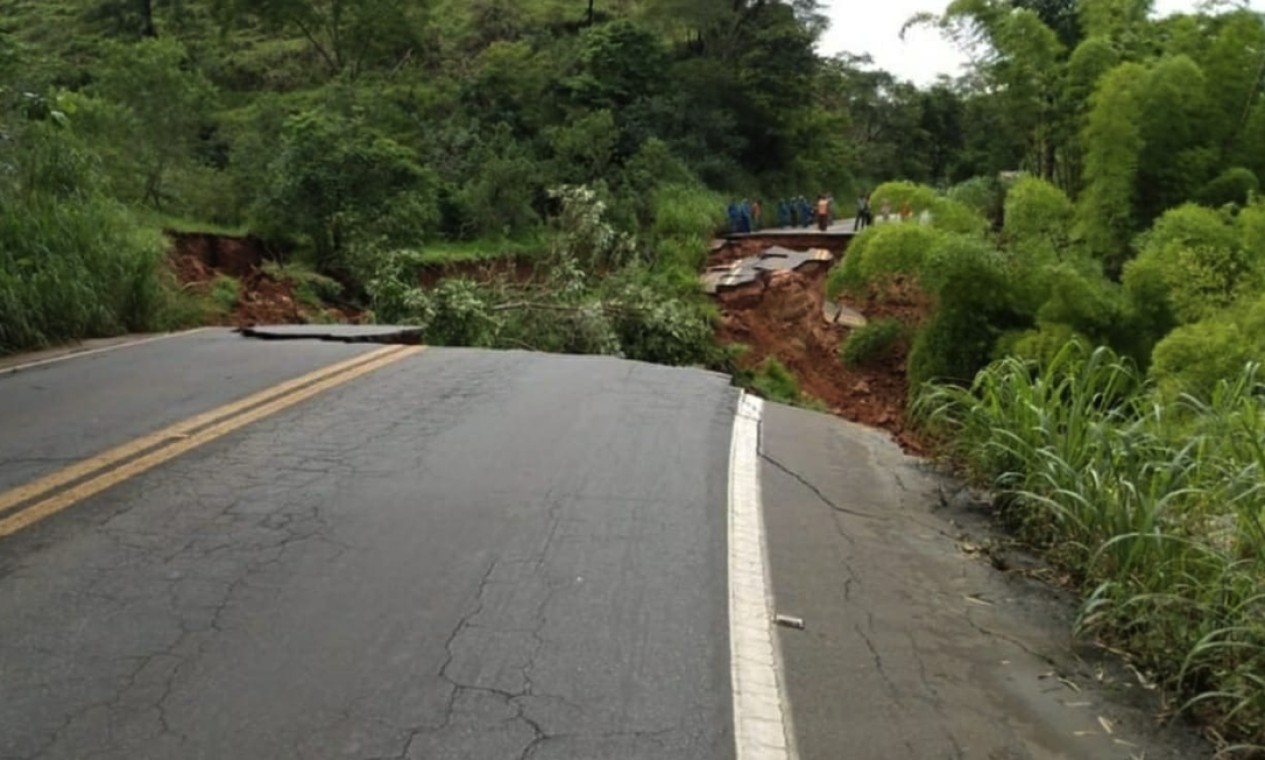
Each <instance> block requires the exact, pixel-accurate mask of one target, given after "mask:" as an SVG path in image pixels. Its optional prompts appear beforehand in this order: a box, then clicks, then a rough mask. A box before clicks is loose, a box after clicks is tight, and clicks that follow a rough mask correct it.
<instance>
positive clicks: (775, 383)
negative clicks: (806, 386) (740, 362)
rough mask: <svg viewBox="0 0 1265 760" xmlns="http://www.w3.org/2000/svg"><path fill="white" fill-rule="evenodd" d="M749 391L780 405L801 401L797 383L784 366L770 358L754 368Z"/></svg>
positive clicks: (801, 395)
mask: <svg viewBox="0 0 1265 760" xmlns="http://www.w3.org/2000/svg"><path fill="white" fill-rule="evenodd" d="M751 389H752V390H753V391H755V392H756V393H757V394H759V395H760V396H761V397H763V398H766V399H768V400H770V401H776V402H778V403H782V404H792V405H795V404H799V403H801V402H802V401H803V394H802V393H800V390H799V383H798V382H796V380H795V376H794V375H793V374H791V371H790V370H789V369H787V368H786V365H785V364H782V362H780V361H778V360H777V358H776V357H773V356H770V357H769V358H767V359H765V360H764V361H763V362H761V363H760V365H759V366H758V367H757V368H756V371H755V375H754V377H753V378H752V380H751Z"/></svg>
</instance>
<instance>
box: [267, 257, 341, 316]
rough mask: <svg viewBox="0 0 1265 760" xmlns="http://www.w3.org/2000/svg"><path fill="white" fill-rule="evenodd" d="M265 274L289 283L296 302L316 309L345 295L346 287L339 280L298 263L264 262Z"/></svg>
mask: <svg viewBox="0 0 1265 760" xmlns="http://www.w3.org/2000/svg"><path fill="white" fill-rule="evenodd" d="M263 272H264V274H266V275H268V276H269V277H272V278H273V279H275V280H277V281H278V282H284V283H288V284H289V285H290V287H292V288H293V289H294V298H295V300H297V301H298V302H299V303H301V304H303V305H304V306H308V307H311V308H314V309H319V308H322V307H323V306H324V305H325V304H327V303H332V302H334V301H336V300H338V299H339V298H341V297H342V295H343V291H344V287H343V284H342V283H340V282H339V281H338V280H335V279H333V278H332V277H326V276H325V275H323V274H320V273H319V272H315V271H313V270H311V269H309V268H308V267H306V266H304V265H303V264H302V263H299V262H297V261H291V262H289V263H286V264H278V263H276V262H271V261H268V262H264V265H263Z"/></svg>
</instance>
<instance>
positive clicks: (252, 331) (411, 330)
mask: <svg viewBox="0 0 1265 760" xmlns="http://www.w3.org/2000/svg"><path fill="white" fill-rule="evenodd" d="M236 332H237V333H239V334H240V335H242V336H244V337H247V338H253V339H255V340H319V341H326V342H333V343H383V344H396V343H398V344H405V345H417V344H419V343H421V342H422V328H420V327H399V326H392V325H270V326H257V327H239V328H237V331H236Z"/></svg>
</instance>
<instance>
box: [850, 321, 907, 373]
mask: <svg viewBox="0 0 1265 760" xmlns="http://www.w3.org/2000/svg"><path fill="white" fill-rule="evenodd" d="M904 338H905V326H904V325H903V324H902V323H901V322H900V320H898V319H880V320H878V321H876V322H870V323H869V324H867V325H865V326H863V327H859V328H857V329H856V330H853V331H852V334H851V335H849V336H848V337H847V338H845V339H844V341H843V345H842V346H840V348H839V358H840V359H842V360H843V363H844V364H845V365H847V366H849V367H863V366H865V365H867V364H872V363H873V362H875V361H877V360H879V359H882V358H884V357H885V356H887V355H889V354H890V353H891V351H892V349H894V348H895V347H896V346H897V345H898V344H899V343H900V342H901V341H902V340H904Z"/></svg>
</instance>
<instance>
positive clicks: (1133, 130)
mask: <svg viewBox="0 0 1265 760" xmlns="http://www.w3.org/2000/svg"><path fill="white" fill-rule="evenodd" d="M1145 77H1146V69H1145V68H1143V67H1142V66H1140V65H1138V64H1136V63H1124V64H1121V65H1120V66H1117V67H1116V68H1114V69H1112V70H1111V71H1110V72H1108V73H1107V74H1106V75H1104V76H1103V77H1102V79H1101V80H1100V82H1099V85H1098V89H1097V90H1096V91H1095V92H1094V96H1093V98H1092V100H1091V103H1092V110H1091V111H1090V113H1089V120H1088V123H1087V125H1086V127H1085V131H1084V134H1083V135H1082V137H1081V140H1082V142H1083V144H1084V146H1085V174H1084V181H1085V190H1084V192H1083V193H1082V194H1081V197H1080V199H1079V201H1078V204H1077V210H1076V221H1077V224H1076V230H1077V233H1078V234H1079V236H1080V237H1082V238H1083V239H1084V240H1085V242H1086V243H1087V244H1088V246H1089V249H1090V251H1092V252H1093V253H1094V255H1096V256H1098V257H1099V258H1101V259H1103V260H1104V261H1106V262H1108V263H1109V264H1110V265H1112V266H1119V265H1120V264H1121V263H1122V262H1123V261H1124V260H1125V259H1126V258H1127V249H1128V243H1129V239H1130V237H1131V236H1132V235H1133V232H1134V225H1135V221H1134V208H1133V206H1134V202H1135V197H1136V193H1137V189H1136V187H1135V183H1136V180H1137V173H1138V162H1139V160H1140V159H1139V157H1140V155H1141V152H1142V133H1141V128H1140V126H1139V121H1140V120H1141V117H1142V104H1141V98H1140V95H1139V92H1138V91H1139V88H1140V87H1141V83H1142V81H1143V80H1144V79H1145Z"/></svg>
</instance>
